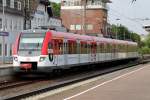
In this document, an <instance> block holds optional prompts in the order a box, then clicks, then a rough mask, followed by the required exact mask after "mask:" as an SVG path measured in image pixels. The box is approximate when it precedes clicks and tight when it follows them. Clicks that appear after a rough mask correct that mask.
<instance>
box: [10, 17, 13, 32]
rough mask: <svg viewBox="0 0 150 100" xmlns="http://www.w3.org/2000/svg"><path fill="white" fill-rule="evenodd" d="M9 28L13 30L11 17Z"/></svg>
mask: <svg viewBox="0 0 150 100" xmlns="http://www.w3.org/2000/svg"><path fill="white" fill-rule="evenodd" d="M10 30H13V21H12V19H11V22H10Z"/></svg>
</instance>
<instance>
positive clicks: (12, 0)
mask: <svg viewBox="0 0 150 100" xmlns="http://www.w3.org/2000/svg"><path fill="white" fill-rule="evenodd" d="M10 7H11V8H14V0H11V1H10Z"/></svg>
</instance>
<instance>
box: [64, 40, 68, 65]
mask: <svg viewBox="0 0 150 100" xmlns="http://www.w3.org/2000/svg"><path fill="white" fill-rule="evenodd" d="M67 62H68V42H67V39H65V40H64V65H67V64H68V63H67Z"/></svg>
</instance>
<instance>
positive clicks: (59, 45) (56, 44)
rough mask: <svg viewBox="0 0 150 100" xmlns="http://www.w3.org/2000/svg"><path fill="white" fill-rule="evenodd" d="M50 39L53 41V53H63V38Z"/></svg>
mask: <svg viewBox="0 0 150 100" xmlns="http://www.w3.org/2000/svg"><path fill="white" fill-rule="evenodd" d="M52 41H53V42H52V44H53V45H52V48H53V51H54V54H56V55H61V54H63V40H59V39H54V40H52Z"/></svg>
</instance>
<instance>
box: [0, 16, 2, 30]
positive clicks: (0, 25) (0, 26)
mask: <svg viewBox="0 0 150 100" xmlns="http://www.w3.org/2000/svg"><path fill="white" fill-rule="evenodd" d="M0 29H2V18H0Z"/></svg>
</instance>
